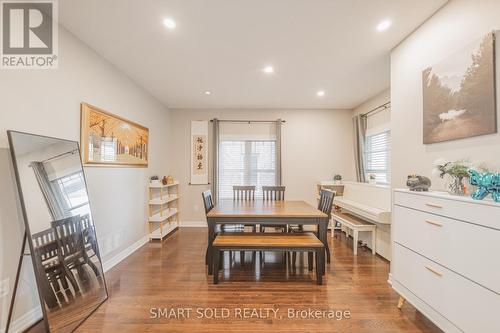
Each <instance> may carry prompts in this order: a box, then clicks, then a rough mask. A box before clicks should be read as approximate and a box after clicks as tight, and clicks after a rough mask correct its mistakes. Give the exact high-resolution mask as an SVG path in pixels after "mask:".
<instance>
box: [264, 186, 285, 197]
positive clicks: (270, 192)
mask: <svg viewBox="0 0 500 333" xmlns="http://www.w3.org/2000/svg"><path fill="white" fill-rule="evenodd" d="M285 189H286V187H285V186H262V194H263V198H264V200H266V201H283V200H285Z"/></svg>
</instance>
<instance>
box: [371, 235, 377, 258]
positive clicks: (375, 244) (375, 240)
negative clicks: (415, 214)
mask: <svg viewBox="0 0 500 333" xmlns="http://www.w3.org/2000/svg"><path fill="white" fill-rule="evenodd" d="M376 246H377V229H375V230H373V231H372V254H373V255H375V254H376V253H377V251H376V249H375V247H376Z"/></svg>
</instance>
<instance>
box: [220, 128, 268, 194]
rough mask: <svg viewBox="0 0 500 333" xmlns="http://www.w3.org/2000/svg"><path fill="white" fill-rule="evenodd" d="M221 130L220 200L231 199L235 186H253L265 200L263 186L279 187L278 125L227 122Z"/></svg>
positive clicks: (256, 192)
mask: <svg viewBox="0 0 500 333" xmlns="http://www.w3.org/2000/svg"><path fill="white" fill-rule="evenodd" d="M219 129H220V132H219V155H218V156H219V164H218V177H217V184H218V187H217V188H218V193H217V195H218V198H219V199H232V198H233V186H234V185H253V186H255V198H262V186H273V185H277V183H276V182H277V178H278V177H277V175H278V172H277V168H278V166H277V165H278V163H277V162H276V151H277V146H276V145H277V143H276V125H275V124H274V123H272V122H271V123H233V122H224V123H221V124H220V127H219Z"/></svg>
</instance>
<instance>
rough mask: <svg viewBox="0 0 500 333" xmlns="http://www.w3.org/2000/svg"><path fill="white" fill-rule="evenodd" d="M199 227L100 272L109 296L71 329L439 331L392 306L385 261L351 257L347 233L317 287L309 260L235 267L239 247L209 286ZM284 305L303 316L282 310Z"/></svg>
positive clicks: (270, 258) (269, 258)
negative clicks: (294, 266) (103, 273)
mask: <svg viewBox="0 0 500 333" xmlns="http://www.w3.org/2000/svg"><path fill="white" fill-rule="evenodd" d="M206 232H207V231H206V229H204V228H181V229H180V230H179V231H178V232H177V233H175V234H174V235H172V236H171V237H169V238H168V239H167V240H165V241H164V242H163V246H162V245H161V244H160V243H148V244H147V245H145V246H143V247H142V248H141V249H139V250H138V251H136V252H135V253H133V254H132V255H131V256H129V257H128V258H127V259H125V260H124V261H122V262H121V263H120V264H119V265H117V266H115V267H114V268H113V269H112V270H111V271H109V272H108V273H107V274H106V280H107V283H108V290H109V292H110V298H109V300H108V301H106V302H105V303H104V304H103V305H101V307H100V308H99V309H98V310H97V311H96V312H95V313H94V314H93V315H92V316H91V317H90V318H89V319H87V321H85V322H84V323H83V324H82V326H80V327H79V328H78V330H77V332H117V333H125V332H301V333H303V332H343V333H345V332H353V333H364V332H366V333H368V332H369V333H396V332H412V333H416V332H425V333H434V332H436V333H437V332H441V331H440V330H439V329H438V328H437V327H436V326H434V325H433V324H432V323H431V322H430V321H429V320H427V319H426V318H425V317H424V316H423V315H421V314H420V313H419V312H417V311H416V310H415V308H413V307H412V306H411V305H410V304H408V303H406V304H405V305H404V307H403V309H402V310H401V311H400V310H398V309H397V307H396V305H397V301H398V295H397V294H396V293H395V292H394V291H393V290H392V289H391V287H390V286H389V285H388V283H387V278H388V273H389V263H388V262H387V261H385V260H384V259H382V258H380V257H378V256H372V254H371V252H370V251H369V250H366V251H364V250H361V249H360V251H359V252H358V256H357V257H355V256H353V252H352V247H351V246H352V239H346V237H345V236H341V238H331V237H329V238H328V239H329V241H330V249H331V251H332V253H333V255H332V263H331V264H329V265H328V267H327V273H326V276H325V279H324V284H323V285H321V286H318V285H316V284H315V280H314V278H315V277H314V273H309V272H308V271H307V268H306V267H307V265H306V262H304V261H305V260H307V259H306V258H302V256H299V257H300V259H299V260H298V261H297V266H299V265H301V267H298V268H297V269H291V268H290V267H287V266H286V265H285V264H284V261H283V257H282V255H281V254H274V253H266V262H265V264H264V266H263V267H260V266H259V264H258V259H256V261H257V263H256V264H255V263H253V262H252V255H251V253H247V255H246V260H245V265H244V266H243V267H242V266H241V265H240V262H239V254H238V253H236V254H235V260H234V261H233V262H232V264H231V265H232V267H231V268H230V267H229V266H230V265H229V258H228V256H226V258H225V265H224V267H225V269H224V271H223V272H222V273H221V277H220V284H218V285H213V284H212V277H209V276H207V274H206V266H205V263H204V260H205V247H206V238H207V237H206ZM305 257H307V255H306V256H305ZM256 266H258V267H257V268H256ZM159 309H160V310H159ZM182 309H184V312H182ZM189 309H190V310H189ZM254 309H256V310H254ZM271 309H272V310H271ZM289 309H291V310H289ZM309 309H311V310H314V311H315V310H320V312H308V310H309ZM303 310H305V311H303ZM189 311H190V312H189ZM289 311H293V312H294V313H296V311H302V312H299V315H304V316H306V317H307V318H289ZM275 313H276V315H275ZM311 313H312V316H311ZM317 314H319V316H317ZM245 315H247V316H248V317H249V318H246V319H245V318H240V317H244V316H245ZM158 316H160V317H161V318H157V317H158ZM201 316H203V318H200V317H201ZM215 316H218V317H217V318H215ZM322 316H323V317H325V318H318V317H322ZM328 316H330V317H333V318H328ZM341 317H342V319H340V320H339V318H341Z"/></svg>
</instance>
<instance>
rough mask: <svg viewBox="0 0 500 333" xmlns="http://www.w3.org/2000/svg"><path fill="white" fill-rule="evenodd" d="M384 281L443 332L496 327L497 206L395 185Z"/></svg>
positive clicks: (499, 292) (499, 284) (481, 332)
mask: <svg viewBox="0 0 500 333" xmlns="http://www.w3.org/2000/svg"><path fill="white" fill-rule="evenodd" d="M392 214H393V216H392V261H391V273H390V276H389V282H390V283H391V285H392V287H393V288H394V289H395V290H396V291H397V292H398V293H399V294H400V295H401V296H402V297H403V298H404V299H405V300H407V301H408V302H410V303H411V304H412V305H414V306H415V307H416V308H417V309H418V310H419V311H420V312H421V313H423V314H424V315H425V316H427V317H428V318H429V319H430V320H432V321H433V322H434V323H435V324H436V325H437V326H439V327H440V328H441V329H442V330H444V331H445V332H467V333H476V332H477V333H498V332H500V204H497V203H495V202H493V201H492V200H483V201H477V200H473V199H471V198H469V197H456V196H452V195H449V194H447V193H443V192H428V193H425V192H410V191H408V190H395V191H394V193H393V209H392Z"/></svg>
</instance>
